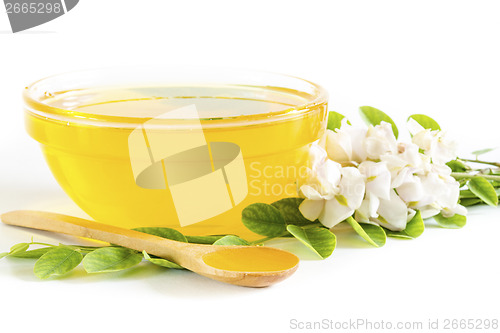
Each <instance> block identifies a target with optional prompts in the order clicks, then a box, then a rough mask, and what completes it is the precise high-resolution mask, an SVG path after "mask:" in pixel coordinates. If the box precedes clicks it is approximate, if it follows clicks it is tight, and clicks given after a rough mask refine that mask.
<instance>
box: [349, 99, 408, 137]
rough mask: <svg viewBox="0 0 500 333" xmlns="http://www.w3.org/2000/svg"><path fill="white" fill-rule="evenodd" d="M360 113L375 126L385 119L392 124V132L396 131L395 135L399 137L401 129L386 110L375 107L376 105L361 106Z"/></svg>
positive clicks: (367, 121) (368, 122)
mask: <svg viewBox="0 0 500 333" xmlns="http://www.w3.org/2000/svg"><path fill="white" fill-rule="evenodd" d="M359 110H360V113H361V118H363V120H364V121H365V122H366V123H367V124H371V125H373V126H376V125H378V124H380V123H381V122H382V121H385V122H386V123H389V124H391V126H392V132H393V133H394V136H395V137H396V139H397V138H398V135H399V131H398V128H397V126H396V124H395V123H394V121H393V120H392V119H391V117H389V116H388V115H386V114H385V113H384V112H382V111H380V110H379V109H375V108H374V107H371V106H361V107H360V108H359Z"/></svg>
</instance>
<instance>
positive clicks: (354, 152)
mask: <svg viewBox="0 0 500 333" xmlns="http://www.w3.org/2000/svg"><path fill="white" fill-rule="evenodd" d="M366 132H367V130H366V129H365V128H359V127H354V126H351V125H349V124H348V123H347V119H346V118H344V119H343V120H342V125H341V126H340V128H339V129H337V130H336V131H335V132H334V131H331V130H328V131H327V134H326V151H327V153H328V157H329V158H330V159H332V160H334V161H336V162H338V163H351V162H356V163H361V162H362V161H364V160H365V159H366V151H365V148H364V142H365V138H366Z"/></svg>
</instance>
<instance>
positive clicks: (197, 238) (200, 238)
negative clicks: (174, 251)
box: [186, 235, 224, 244]
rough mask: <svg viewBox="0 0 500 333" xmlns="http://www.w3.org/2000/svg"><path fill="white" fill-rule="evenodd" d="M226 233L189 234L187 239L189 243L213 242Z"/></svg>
mask: <svg viewBox="0 0 500 333" xmlns="http://www.w3.org/2000/svg"><path fill="white" fill-rule="evenodd" d="M222 237H224V235H209V236H187V235H186V239H187V241H188V242H189V243H196V244H213V243H214V242H215V241H217V240H219V239H221V238H222Z"/></svg>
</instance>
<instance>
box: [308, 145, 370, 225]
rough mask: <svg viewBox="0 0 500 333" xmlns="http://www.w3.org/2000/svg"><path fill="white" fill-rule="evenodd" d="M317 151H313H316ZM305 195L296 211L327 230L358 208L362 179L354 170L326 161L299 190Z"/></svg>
mask: <svg viewBox="0 0 500 333" xmlns="http://www.w3.org/2000/svg"><path fill="white" fill-rule="evenodd" d="M315 149H316V148H315ZM300 192H301V193H302V194H303V195H304V196H305V199H304V201H303V202H302V203H301V204H300V207H299V210H300V212H301V213H302V215H303V216H304V217H305V218H307V219H308V220H311V221H314V220H316V219H319V221H320V222H321V223H322V224H323V225H325V226H326V227H328V228H331V227H333V226H334V225H336V224H338V223H340V222H342V221H343V220H345V219H346V218H348V217H349V216H351V215H352V214H353V213H354V211H355V210H356V209H357V208H358V207H359V206H360V205H361V201H362V200H363V196H364V194H365V183H364V179H363V176H362V175H361V173H360V172H359V170H358V169H356V168H354V167H344V168H343V167H342V166H341V165H340V164H338V163H336V162H333V161H332V160H330V159H326V160H325V161H323V163H318V164H316V165H315V166H314V167H313V168H312V170H311V175H310V177H309V180H308V182H307V184H305V185H302V186H301V187H300Z"/></svg>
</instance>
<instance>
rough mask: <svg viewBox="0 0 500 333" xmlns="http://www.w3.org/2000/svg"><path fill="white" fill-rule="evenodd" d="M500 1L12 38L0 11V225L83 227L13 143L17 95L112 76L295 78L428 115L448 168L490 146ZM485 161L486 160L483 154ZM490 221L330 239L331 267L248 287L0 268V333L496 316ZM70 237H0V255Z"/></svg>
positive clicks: (169, 22)
mask: <svg viewBox="0 0 500 333" xmlns="http://www.w3.org/2000/svg"><path fill="white" fill-rule="evenodd" d="M499 11H500V3H499V2H498V1H457V0H454V1H423V0H420V1H352V0H351V1H327V0H323V1H319V0H312V1H311V0H310V1H290V0H288V1H273V0H267V1H257V0H253V1H234V0H233V1H214V0H212V1H182V2H181V1H160V0H157V1H153V0H148V1H139V0H136V1H125V0H107V1H99V0H82V1H80V3H79V4H78V5H77V6H76V7H75V8H74V9H73V10H72V11H70V12H69V13H68V14H66V15H65V16H63V17H60V18H58V19H56V20H54V21H52V22H49V23H47V24H44V25H42V26H39V27H36V28H33V29H31V30H29V31H26V32H24V33H17V34H12V33H11V32H10V31H9V30H10V27H9V24H8V19H7V15H6V14H5V13H4V12H3V9H2V12H1V13H0V112H1V113H0V156H1V157H0V171H1V172H0V212H6V211H9V210H13V209H40V210H42V209H43V210H48V211H57V212H64V213H69V214H74V215H78V216H85V215H84V214H83V212H81V211H80V210H79V208H78V207H76V205H75V204H73V203H72V202H71V201H70V199H68V197H67V196H66V195H65V194H64V193H63V192H62V190H61V189H60V188H59V187H58V185H57V184H56V182H55V181H54V179H53V178H52V176H51V174H50V171H49V170H48V168H47V166H46V165H45V162H44V160H43V157H42V155H41V153H40V151H39V149H38V146H37V144H36V142H35V141H34V140H32V139H31V138H29V137H28V135H27V134H26V133H25V130H24V127H23V126H24V125H23V115H22V101H21V91H22V89H23V87H24V86H25V85H27V84H28V83H30V82H32V81H34V80H37V79H39V78H42V77H45V76H48V75H51V74H54V73H59V72H65V71H70V70H76V69H85V68H92V67H103V66H109V65H134V64H159V65H161V64H168V65H176V64H179V65H181V64H183V65H186V64H187V65H216V66H229V67H240V68H250V69H260V70H269V71H274V72H282V73H287V74H291V75H296V76H299V77H303V78H305V79H308V80H311V81H314V82H317V83H319V84H321V85H323V86H324V87H325V88H326V89H327V90H328V91H329V92H330V101H331V102H330V109H331V110H336V111H338V112H341V113H344V114H347V115H348V116H349V117H350V119H351V120H352V121H353V122H360V120H359V117H358V115H357V108H358V107H359V106H361V105H371V106H375V107H377V108H379V109H382V110H383V111H385V112H387V113H388V114H390V115H391V116H392V117H393V118H394V119H395V120H397V122H398V123H399V124H400V129H401V128H402V127H403V126H404V120H405V119H406V117H407V116H408V115H410V114H412V113H426V114H429V115H432V116H433V117H434V118H435V119H436V120H437V121H438V122H439V123H440V124H441V127H443V128H446V129H447V130H448V132H449V134H450V135H451V136H453V137H455V138H456V139H457V140H458V141H459V143H460V153H461V156H464V157H468V156H470V154H469V153H470V151H472V150H474V149H479V148H485V147H495V146H499V143H498V141H499V140H498V139H499V132H498V128H499V120H500V117H499V115H498V114H499V111H500V107H499V102H498V99H499V96H500V95H499V91H500V61H499V59H500V47H499V45H500V44H499V41H500V38H499V37H500V36H499V33H500V20H499V19H498V17H499V16H498V15H499ZM484 158H485V159H490V160H497V161H498V160H500V153H499V152H498V151H497V152H493V153H490V154H488V155H486V156H485V157H484ZM499 234H500V212H499V210H498V209H494V208H489V207H484V208H477V209H471V210H470V212H469V219H468V224H467V226H466V227H465V228H463V229H461V230H445V229H440V228H436V227H432V226H430V227H429V228H428V230H427V231H426V232H425V233H424V234H423V235H422V236H421V237H420V238H419V239H417V240H414V241H398V240H393V239H389V240H388V243H387V245H386V246H385V247H383V248H380V249H375V248H371V247H370V246H368V245H365V244H364V243H363V242H362V241H360V240H359V239H357V238H356V237H355V236H352V235H351V236H349V235H340V237H339V244H338V248H337V250H336V251H335V252H334V254H333V255H332V256H331V257H330V258H329V259H327V260H324V261H317V260H311V258H312V257H311V256H310V255H308V254H307V253H306V252H305V251H304V250H303V249H302V248H300V247H296V248H294V249H293V250H294V251H296V252H297V253H299V254H300V256H301V258H303V259H305V260H303V261H302V263H301V267H300V269H299V270H298V271H297V273H296V274H295V275H294V276H292V277H291V278H290V279H289V280H287V281H285V282H283V283H281V284H278V285H276V286H273V287H270V288H267V289H246V288H241V287H235V286H230V285H224V284H221V283H218V282H214V281H211V280H208V279H206V278H203V277H198V276H196V275H195V274H192V273H189V272H185V271H174V270H162V269H160V268H158V269H155V268H153V269H151V268H146V267H144V266H141V267H138V268H136V269H132V270H130V271H127V272H121V273H116V274H103V275H87V274H85V273H84V272H83V270H81V269H78V270H76V271H75V272H74V273H72V274H70V275H69V276H67V277H65V278H63V279H59V280H51V281H39V280H37V279H36V278H35V277H34V275H33V273H32V267H33V262H32V261H30V260H14V259H3V260H2V261H0V331H6V330H7V329H9V328H10V329H9V331H12V330H14V329H15V330H16V331H19V332H28V331H34V330H35V329H37V330H39V331H40V330H41V331H51V332H63V331H64V332H66V331H87V332H93V331H98V332H103V331H104V330H112V331H114V332H118V331H120V330H122V331H125V332H128V331H130V332H132V331H147V330H150V329H154V330H155V331H159V332H167V331H170V330H171V329H172V328H175V329H176V330H175V331H180V330H182V331H191V330H193V331H194V330H205V331H209V332H211V331H215V330H216V329H218V330H220V331H223V332H226V331H228V332H259V331H261V332H287V331H296V330H292V329H290V320H291V319H297V320H299V321H318V320H322V319H331V320H334V321H348V320H350V319H356V318H366V319H369V320H372V321H380V320H385V321H388V320H390V321H406V320H409V321H424V327H426V325H427V321H428V319H440V320H441V323H442V322H443V321H444V320H445V319H447V318H449V319H453V318H457V319H462V318H465V319H468V318H474V319H487V318H490V319H492V318H497V319H499V317H500V315H499V313H500V290H499V289H500V283H499V273H500V270H499V265H498V257H499V254H500V242H499V241H498V235H499ZM31 235H35V240H38V241H50V242H57V241H64V242H75V241H76V240H74V239H72V238H70V237H57V236H55V235H52V234H48V233H42V232H35V231H30V230H21V229H18V228H14V227H7V226H4V225H0V252H2V251H5V250H7V249H8V248H9V247H10V246H11V245H12V244H14V243H17V242H23V241H29V239H30V237H31Z"/></svg>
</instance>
